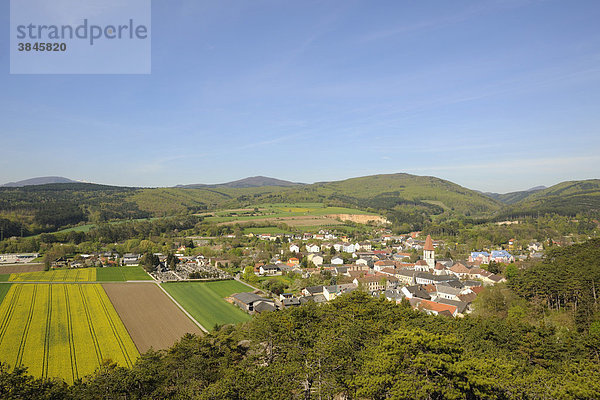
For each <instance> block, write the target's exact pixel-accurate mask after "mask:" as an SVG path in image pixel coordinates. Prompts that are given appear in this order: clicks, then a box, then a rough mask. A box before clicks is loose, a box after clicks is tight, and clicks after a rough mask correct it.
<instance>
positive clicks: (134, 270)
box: [96, 267, 152, 282]
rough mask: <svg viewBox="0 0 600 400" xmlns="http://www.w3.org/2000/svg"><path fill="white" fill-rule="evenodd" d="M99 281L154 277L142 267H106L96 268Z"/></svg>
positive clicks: (140, 279)
mask: <svg viewBox="0 0 600 400" xmlns="http://www.w3.org/2000/svg"><path fill="white" fill-rule="evenodd" d="M96 280H98V281H99V282H125V281H147V280H152V277H151V276H150V275H148V274H147V273H146V271H144V270H143V269H142V267H105V268H98V269H97V270H96Z"/></svg>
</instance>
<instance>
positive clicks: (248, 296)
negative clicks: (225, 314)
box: [231, 293, 265, 304]
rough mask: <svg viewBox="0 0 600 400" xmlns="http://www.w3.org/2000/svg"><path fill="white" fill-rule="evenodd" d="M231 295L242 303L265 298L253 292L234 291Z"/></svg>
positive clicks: (250, 302)
mask: <svg viewBox="0 0 600 400" xmlns="http://www.w3.org/2000/svg"><path fill="white" fill-rule="evenodd" d="M231 297H233V298H235V299H237V300H238V301H240V302H242V303H244V304H252V303H254V302H255V301H258V300H265V299H264V298H263V297H260V296H259V295H257V294H254V293H236V294H234V295H232V296H231Z"/></svg>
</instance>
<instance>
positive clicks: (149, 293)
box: [102, 283, 202, 353]
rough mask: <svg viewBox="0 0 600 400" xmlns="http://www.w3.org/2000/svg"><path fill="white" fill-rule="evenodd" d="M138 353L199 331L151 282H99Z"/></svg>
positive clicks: (158, 347) (159, 347) (163, 345)
mask: <svg viewBox="0 0 600 400" xmlns="http://www.w3.org/2000/svg"><path fill="white" fill-rule="evenodd" d="M102 286H103V287H104V290H106V293H107V294H108V297H109V298H110V301H111V302H112V304H113V305H114V307H115V309H116V310H117V313H118V314H119V316H120V317H121V320H122V321H123V323H124V324H125V326H126V327H127V330H128V331H129V334H130V335H131V337H132V339H133V341H134V343H135V344H136V346H137V348H138V350H139V351H140V352H142V353H143V352H146V351H147V350H148V349H150V348H151V347H153V348H154V349H155V350H158V349H166V348H168V347H170V346H172V345H173V344H174V343H175V342H176V341H177V340H179V339H180V338H181V337H182V336H183V335H185V334H186V333H196V334H200V333H202V331H201V330H200V328H198V326H197V325H196V324H195V323H193V322H192V320H190V319H189V318H188V317H187V315H185V314H184V313H183V312H182V311H181V310H180V309H179V308H178V307H177V306H176V305H175V303H173V302H172V301H171V299H169V298H168V297H167V295H166V294H164V293H163V292H162V290H161V289H160V288H159V287H158V286H157V285H156V284H154V283H105V284H103V285H102Z"/></svg>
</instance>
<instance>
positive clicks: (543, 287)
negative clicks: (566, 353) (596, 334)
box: [510, 239, 600, 329]
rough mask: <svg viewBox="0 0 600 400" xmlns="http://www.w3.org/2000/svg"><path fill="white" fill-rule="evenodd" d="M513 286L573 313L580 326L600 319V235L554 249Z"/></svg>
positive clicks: (535, 299) (529, 297)
mask: <svg viewBox="0 0 600 400" xmlns="http://www.w3.org/2000/svg"><path fill="white" fill-rule="evenodd" d="M510 287H511V288H512V289H513V290H514V291H515V292H516V293H517V294H518V295H520V296H522V297H524V298H525V299H527V300H530V301H532V302H540V303H542V304H544V305H545V306H547V307H548V308H550V309H553V310H556V311H560V310H566V311H567V312H569V313H571V314H572V315H573V317H574V319H575V322H576V323H577V326H578V327H579V328H580V329H588V328H589V327H590V325H591V324H592V323H593V322H595V321H600V302H599V301H600V299H599V298H600V239H593V240H590V241H588V242H586V243H583V244H576V245H573V246H569V247H564V248H554V249H551V250H550V251H549V252H548V253H547V254H546V257H545V260H544V261H543V262H541V263H538V264H534V265H533V266H532V267H531V268H528V269H525V270H523V271H520V272H519V273H518V274H517V275H516V276H515V277H514V278H512V279H511V280H510Z"/></svg>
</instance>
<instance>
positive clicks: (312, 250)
mask: <svg viewBox="0 0 600 400" xmlns="http://www.w3.org/2000/svg"><path fill="white" fill-rule="evenodd" d="M306 251H308V252H309V253H318V252H319V251H321V248H320V247H319V245H317V244H314V243H309V244H307V245H306Z"/></svg>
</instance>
